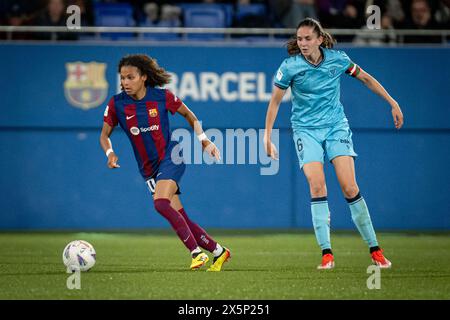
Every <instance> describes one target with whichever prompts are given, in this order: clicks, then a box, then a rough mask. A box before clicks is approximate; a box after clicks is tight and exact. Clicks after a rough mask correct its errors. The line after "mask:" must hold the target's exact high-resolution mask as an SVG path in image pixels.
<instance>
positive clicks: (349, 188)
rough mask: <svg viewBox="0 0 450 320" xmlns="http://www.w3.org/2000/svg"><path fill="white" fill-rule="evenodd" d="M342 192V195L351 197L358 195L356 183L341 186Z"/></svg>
mask: <svg viewBox="0 0 450 320" xmlns="http://www.w3.org/2000/svg"><path fill="white" fill-rule="evenodd" d="M342 192H343V193H344V197H346V198H347V199H351V198H354V197H356V196H357V195H358V193H359V188H358V186H357V185H356V184H351V185H346V186H343V187H342Z"/></svg>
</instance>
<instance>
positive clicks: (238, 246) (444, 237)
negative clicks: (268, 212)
mask: <svg viewBox="0 0 450 320" xmlns="http://www.w3.org/2000/svg"><path fill="white" fill-rule="evenodd" d="M211 234H212V235H214V236H215V238H216V239H217V240H218V241H219V242H220V243H222V244H224V245H226V246H228V247H229V248H230V249H231V250H232V259H231V260H230V261H229V262H228V263H226V264H225V267H224V271H223V272H216V273H210V272H205V269H202V270H199V271H190V270H188V266H189V264H190V256H189V254H188V252H187V250H186V249H185V248H184V246H183V245H182V244H181V243H180V241H179V240H178V238H177V237H176V235H175V234H174V233H172V232H165V231H151V230H149V231H147V232H142V233H0V299H169V300H173V299H177V300H178V299H179V300H185V299H186V300H192V299H225V300H228V299H239V300H240V299H258V300H259V299H275V300H279V299H294V300H298V299H449V298H450V236H449V235H448V234H438V235H436V234H434V235H433V234H411V233H410V234H406V233H380V234H379V235H378V239H379V240H380V243H381V244H382V246H383V248H384V249H385V254H386V257H388V259H390V260H391V261H392V263H393V268H392V269H390V270H382V271H381V288H380V289H372V290H370V289H368V288H367V278H368V277H369V276H370V275H371V274H368V273H367V267H368V266H369V265H370V264H371V261H370V256H369V254H368V250H367V247H366V246H365V244H364V243H363V241H362V240H361V238H360V237H359V235H358V234H356V233H335V234H333V235H332V243H333V251H334V254H335V259H336V268H335V269H334V270H324V271H319V270H316V265H317V264H318V263H319V260H320V250H318V247H317V244H316V241H315V238H314V235H313V234H312V232H309V231H291V232H276V231H259V232H256V231H239V230H235V231H226V232H225V231H224V232H221V231H218V230H217V231H216V232H214V231H212V232H211ZM76 239H83V240H87V241H89V242H91V243H92V244H93V245H94V247H95V249H96V251H97V263H96V265H95V267H94V268H93V269H92V270H91V271H89V272H86V273H81V289H80V290H69V289H67V286H66V280H67V278H68V277H69V276H70V274H66V273H65V269H64V266H63V264H62V257H61V255H62V250H63V249H64V247H65V245H66V244H67V243H68V242H69V241H72V240H76ZM208 265H209V263H208ZM194 284H195V286H193V285H194ZM193 287H195V288H197V289H196V290H192V289H191V288H193ZM198 288H203V289H202V290H199V289H198Z"/></svg>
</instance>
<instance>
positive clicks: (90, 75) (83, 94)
mask: <svg viewBox="0 0 450 320" xmlns="http://www.w3.org/2000/svg"><path fill="white" fill-rule="evenodd" d="M66 70H67V79H66V81H65V82H64V94H65V96H66V99H67V101H68V102H69V103H70V104H71V105H72V106H74V107H77V108H81V109H83V110H87V109H91V108H95V107H98V106H100V105H101V104H102V103H103V102H104V101H105V99H106V95H107V94H108V82H107V81H106V79H105V70H106V63H98V62H89V63H84V62H79V61H77V62H69V63H66Z"/></svg>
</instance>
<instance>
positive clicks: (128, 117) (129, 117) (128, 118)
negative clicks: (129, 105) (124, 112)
mask: <svg viewBox="0 0 450 320" xmlns="http://www.w3.org/2000/svg"><path fill="white" fill-rule="evenodd" d="M134 116H135V114H133V115H132V116H127V120H130V119H131V118H133V117H134Z"/></svg>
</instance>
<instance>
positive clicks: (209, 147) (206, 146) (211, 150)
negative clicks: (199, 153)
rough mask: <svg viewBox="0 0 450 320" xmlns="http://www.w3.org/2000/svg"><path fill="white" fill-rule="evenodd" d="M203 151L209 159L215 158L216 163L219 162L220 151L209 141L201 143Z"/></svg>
mask: <svg viewBox="0 0 450 320" xmlns="http://www.w3.org/2000/svg"><path fill="white" fill-rule="evenodd" d="M202 146H203V150H206V152H208V154H209V155H210V157H212V158H215V159H216V160H217V162H219V161H220V151H219V149H217V147H216V145H215V144H214V143H213V142H211V140H209V139H205V140H203V141H202Z"/></svg>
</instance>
